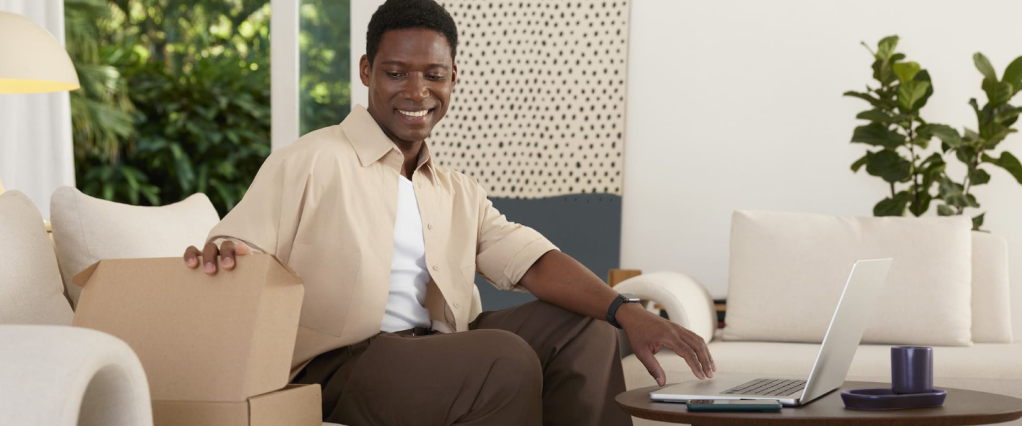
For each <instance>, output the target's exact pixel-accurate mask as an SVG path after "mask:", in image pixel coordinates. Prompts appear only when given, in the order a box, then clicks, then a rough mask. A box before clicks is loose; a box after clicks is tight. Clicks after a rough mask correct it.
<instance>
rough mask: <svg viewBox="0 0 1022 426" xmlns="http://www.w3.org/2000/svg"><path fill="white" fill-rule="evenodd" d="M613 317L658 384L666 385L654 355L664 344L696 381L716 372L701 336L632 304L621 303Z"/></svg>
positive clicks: (665, 379) (662, 372) (662, 370)
mask: <svg viewBox="0 0 1022 426" xmlns="http://www.w3.org/2000/svg"><path fill="white" fill-rule="evenodd" d="M616 319H617V322H618V324H621V328H622V329H624V331H625V333H626V334H627V335H628V343H629V344H631V346H632V351H633V352H635V357H636V358H638V359H639V361H640V362H642V365H644V366H646V371H648V372H649V375H650V376H653V378H655V379H656V382H657V384H658V385H660V386H664V385H665V384H667V377H666V376H665V375H664V369H663V368H661V367H660V363H659V362H657V359H656V357H655V356H654V355H656V353H657V352H660V349H662V348H665V347H666V348H668V349H670V350H672V351H674V353H676V354H678V356H680V357H682V358H684V359H685V362H687V363H688V366H689V367H690V368H691V369H692V374H694V375H695V376H696V377H698V378H699V380H702V379H705V378H708V377H709V378H712V377H713V372H714V371H717V366H716V365H715V364H714V363H713V357H712V356H711V355H710V351H709V349H707V347H706V342H705V341H703V338H702V337H699V336H698V335H697V334H695V333H693V332H691V331H689V330H686V329H685V328H682V327H681V326H680V325H678V324H675V323H673V322H670V321H667V320H665V319H663V318H661V317H659V316H657V315H654V314H653V313H651V312H649V311H646V310H645V309H643V308H642V306H641V305H639V304H636V303H627V304H625V305H623V306H621V308H619V309H618V311H617V314H616Z"/></svg>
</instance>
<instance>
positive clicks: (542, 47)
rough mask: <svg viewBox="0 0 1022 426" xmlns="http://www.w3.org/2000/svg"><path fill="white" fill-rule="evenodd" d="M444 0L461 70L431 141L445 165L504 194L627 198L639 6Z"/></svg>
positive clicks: (593, 0) (595, 1)
mask: <svg viewBox="0 0 1022 426" xmlns="http://www.w3.org/2000/svg"><path fill="white" fill-rule="evenodd" d="M441 4H443V5H444V7H445V8H447V10H448V12H450V13H451V15H452V16H453V17H454V20H455V21H456V22H457V24H458V31H459V34H458V35H459V46H458V58H457V63H458V71H459V75H458V82H457V85H456V86H455V90H454V94H453V95H452V99H451V107H450V109H449V110H448V112H447V116H446V117H445V118H444V119H443V120H441V122H440V123H439V124H438V125H437V126H436V127H435V128H434V130H433V134H432V135H431V137H430V148H431V150H432V151H433V154H434V156H435V159H436V161H438V162H439V163H440V164H441V165H443V166H445V167H449V168H452V169H454V170H459V171H461V172H463V173H465V174H467V175H469V176H472V177H474V178H476V180H478V181H479V183H480V184H482V185H483V187H485V188H486V189H487V191H488V194H489V195H490V196H493V197H511V198H539V197H550V196H557V195H565V194H582V193H608V194H616V195H621V188H622V185H621V179H622V174H623V170H624V165H623V155H624V123H625V71H626V70H627V57H628V3H627V2H625V1H602V0H589V1H578V0H576V1H566V0H533V1H531V2H519V1H497V0H494V1H480V0H443V1H441Z"/></svg>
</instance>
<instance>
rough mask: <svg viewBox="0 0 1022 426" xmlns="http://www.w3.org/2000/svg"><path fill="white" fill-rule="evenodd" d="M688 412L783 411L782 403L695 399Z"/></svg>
mask: <svg viewBox="0 0 1022 426" xmlns="http://www.w3.org/2000/svg"><path fill="white" fill-rule="evenodd" d="M687 405H688V411H692V412H699V411H781V407H782V405H781V403H780V402H777V401H768V400H751V399H693V400H691V401H689V402H688V404H687Z"/></svg>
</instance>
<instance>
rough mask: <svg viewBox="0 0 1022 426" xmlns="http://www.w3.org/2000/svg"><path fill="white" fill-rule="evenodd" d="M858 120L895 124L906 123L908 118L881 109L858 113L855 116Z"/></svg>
mask: <svg viewBox="0 0 1022 426" xmlns="http://www.w3.org/2000/svg"><path fill="white" fill-rule="evenodd" d="M855 118H858V119H860V120H869V121H875V122H878V123H884V124H897V123H901V122H903V121H908V119H909V118H908V117H906V116H904V115H901V114H890V113H888V112H886V111H884V110H882V109H871V110H869V111H863V112H860V113H859V114H858V115H856V116H855Z"/></svg>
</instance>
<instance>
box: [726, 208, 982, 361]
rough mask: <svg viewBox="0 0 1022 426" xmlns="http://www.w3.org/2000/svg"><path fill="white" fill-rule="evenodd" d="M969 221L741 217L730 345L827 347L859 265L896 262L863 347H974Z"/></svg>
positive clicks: (737, 217) (734, 253)
mask: <svg viewBox="0 0 1022 426" xmlns="http://www.w3.org/2000/svg"><path fill="white" fill-rule="evenodd" d="M971 227H972V223H971V221H970V220H969V218H967V217H961V216H956V217H925V218H903V217H882V218H881V217H848V216H824V215H816V214H801V213H778V212H752V211H739V212H736V213H735V214H734V216H733V218H732V222H731V265H730V283H729V287H728V311H727V316H726V318H725V322H726V324H727V325H726V327H725V329H724V339H725V340H765V341H781V342H821V341H822V340H823V336H824V334H825V333H826V330H827V326H828V325H829V324H830V319H831V317H832V316H833V313H834V308H835V307H836V306H837V302H838V299H839V298H840V296H841V290H842V289H843V288H844V285H845V282H846V281H847V278H848V274H849V272H850V271H851V268H852V264H853V263H854V262H855V261H856V260H858V259H875V258H886V257H890V258H894V263H893V264H892V265H891V271H890V273H889V274H888V276H887V282H886V283H885V287H884V289H883V290H882V292H881V296H880V298H879V300H877V301H876V305H875V306H873V309H874V314H873V320H872V322H871V323H870V325H869V326H868V327H867V328H866V332H865V334H864V335H863V337H862V342H863V343H882V344H905V345H909V344H911V345H944V346H966V345H970V344H971V343H972V333H971V325H972V308H971V296H972V275H971V274H972V235H971V232H970V229H971Z"/></svg>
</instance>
